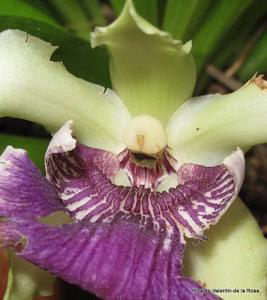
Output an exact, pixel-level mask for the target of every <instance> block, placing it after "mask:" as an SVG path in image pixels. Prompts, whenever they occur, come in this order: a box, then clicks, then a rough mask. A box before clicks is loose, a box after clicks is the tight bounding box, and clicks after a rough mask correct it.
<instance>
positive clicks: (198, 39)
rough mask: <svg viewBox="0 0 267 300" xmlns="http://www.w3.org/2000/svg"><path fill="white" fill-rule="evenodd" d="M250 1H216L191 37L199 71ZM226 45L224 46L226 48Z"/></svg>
mask: <svg viewBox="0 0 267 300" xmlns="http://www.w3.org/2000/svg"><path fill="white" fill-rule="evenodd" d="M251 3H252V0H235V1H232V0H223V1H217V2H216V6H215V7H213V9H212V10H211V11H210V12H209V14H208V17H207V18H206V19H205V22H204V24H203V25H202V26H201V27H200V29H199V30H198V31H197V32H196V34H195V35H194V37H193V45H194V46H193V54H194V57H195V59H196V62H197V68H198V70H201V69H202V67H203V66H204V64H205V63H206V62H207V61H208V59H209V58H210V56H211V55H212V54H213V53H214V51H215V50H216V49H217V48H218V47H219V43H220V41H221V39H222V38H223V37H224V36H226V35H227V33H228V31H229V30H230V29H231V27H232V26H233V25H234V24H235V22H236V21H237V20H238V18H239V17H240V16H241V15H242V13H243V12H244V11H245V10H246V9H247V8H248V7H249V5H250V4H251ZM226 46H227V45H224V47H226Z"/></svg>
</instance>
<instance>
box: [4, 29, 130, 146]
mask: <svg viewBox="0 0 267 300" xmlns="http://www.w3.org/2000/svg"><path fill="white" fill-rule="evenodd" d="M54 50H55V47H53V46H51V45H50V44H49V43H46V42H44V41H42V40H40V39H38V38H35V37H32V36H30V35H27V34H26V33H25V32H21V31H17V30H7V31H4V32H2V33H0V69H1V72H0V116H9V117H16V118H22V119H26V120H30V121H33V122H36V123H39V124H42V125H44V126H45V127H46V128H47V129H48V130H49V131H50V132H51V133H54V132H56V131H57V130H58V129H59V128H60V127H61V126H62V125H63V124H64V123H65V122H66V121H68V120H70V119H72V120H73V121H74V127H75V133H76V136H77V139H78V141H79V142H81V143H83V144H85V145H89V146H92V147H97V148H101V149H106V150H111V151H114V152H118V151H121V150H122V149H123V148H124V146H123V145H122V142H121V141H122V135H123V133H124V130H125V127H126V126H127V124H128V122H129V120H130V115H129V113H128V110H127V108H126V107H125V106H124V104H123V103H122V101H121V100H120V99H119V98H118V96H116V94H115V93H114V92H113V91H111V90H109V89H107V90H105V89H104V88H103V87H101V86H98V85H95V84H92V83H88V82H86V81H84V80H82V79H79V78H76V77H74V76H73V75H72V74H70V73H68V72H67V70H66V69H65V67H64V66H63V65H62V64H61V63H59V62H52V61H50V57H51V54H52V53H53V51H54ZM88 67H90V66H88ZM91 67H93V66H91Z"/></svg>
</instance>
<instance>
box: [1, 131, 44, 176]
mask: <svg viewBox="0 0 267 300" xmlns="http://www.w3.org/2000/svg"><path fill="white" fill-rule="evenodd" d="M48 143H49V141H48V140H46V139H41V138H33V137H26V136H25V137H24V136H15V135H8V134H0V153H2V152H3V151H4V150H5V148H6V147H7V146H13V147H14V148H20V149H25V150H27V151H28V154H29V157H30V159H31V160H32V161H33V162H34V163H35V164H36V165H37V166H38V168H39V169H41V170H43V171H44V155H45V152H46V149H47V146H48Z"/></svg>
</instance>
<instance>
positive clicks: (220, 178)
mask: <svg viewBox="0 0 267 300" xmlns="http://www.w3.org/2000/svg"><path fill="white" fill-rule="evenodd" d="M72 127H73V123H72V122H71V121H69V122H67V123H66V124H65V125H64V126H63V127H62V128H61V129H60V130H59V131H58V132H57V133H56V134H55V136H54V137H53V139H52V141H51V143H50V145H49V147H48V150H47V153H46V170H47V178H48V180H49V181H50V182H51V183H52V184H53V185H54V186H55V188H56V189H57V191H58V193H59V196H60V197H61V198H62V199H63V202H64V201H66V202H65V205H66V207H67V209H69V210H70V213H71V214H72V216H73V217H74V218H76V219H78V220H82V219H90V220H91V222H94V221H96V220H102V221H103V222H106V221H108V220H109V219H110V218H111V217H112V216H114V215H116V214H117V213H126V214H134V215H136V216H137V217H140V218H141V219H145V220H146V221H145V222H147V221H148V220H150V221H151V222H152V225H153V226H154V227H155V228H161V227H162V226H163V228H167V227H168V228H169V227H170V226H171V227H175V228H178V230H179V231H180V230H182V231H183V233H184V234H185V235H187V236H189V237H199V236H202V235H203V231H204V230H205V229H207V228H208V227H209V226H210V225H211V224H215V223H217V222H218V220H219V219H220V217H221V216H222V214H223V213H224V212H225V211H226V210H227V208H228V207H229V206H230V204H231V203H232V201H233V200H234V199H235V197H236V196H237V194H238V192H239V189H240V187H241V184H242V181H243V178H244V156H243V152H242V150H241V149H237V150H236V151H235V152H233V153H232V154H230V155H229V156H228V157H226V158H225V160H224V161H223V162H222V164H221V165H217V166H214V167H205V166H201V165H196V164H193V163H186V164H182V165H180V166H178V169H177V170H176V168H177V166H176V167H173V165H172V164H171V163H170V162H171V160H170V159H168V157H167V158H166V157H165V159H166V161H167V162H168V163H169V164H168V165H167V163H164V164H162V166H163V167H164V168H162V169H160V167H159V166H158V167H157V168H156V169H155V170H154V172H162V173H160V175H162V176H163V174H164V176H168V175H169V174H172V173H175V174H177V179H178V184H177V186H176V187H173V188H171V189H169V190H168V191H164V192H157V191H155V190H154V191H153V187H151V186H150V185H149V184H146V180H147V181H149V180H151V177H152V176H154V173H153V172H151V173H150V172H149V170H147V169H145V170H143V169H144V168H142V167H140V168H139V169H136V168H134V167H133V166H132V165H131V158H129V157H130V155H129V151H128V150H125V151H124V152H122V153H121V154H119V155H116V154H113V153H111V152H108V151H104V150H99V149H94V148H90V147H85V146H82V145H80V144H78V143H77V142H76V141H75V139H74V138H73V137H72V133H73V132H72V131H73V128H72ZM121 169H123V170H126V172H127V174H128V175H129V177H130V179H131V185H130V186H126V187H125V186H124V187H122V186H116V185H115V184H114V183H112V182H113V179H114V177H115V176H116V174H117V173H118V172H119V171H120V170H121ZM163 169H164V170H163ZM163 171H164V172H163ZM103 186H105V188H106V189H105V188H103ZM98 191H99V192H98ZM103 216H104V217H103ZM150 221H149V222H150ZM141 223H142V222H141ZM143 225H144V224H143Z"/></svg>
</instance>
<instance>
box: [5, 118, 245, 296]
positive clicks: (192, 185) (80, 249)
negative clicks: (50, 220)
mask: <svg viewBox="0 0 267 300" xmlns="http://www.w3.org/2000/svg"><path fill="white" fill-rule="evenodd" d="M1 161H2V162H3V163H2V164H1V165H0V169H2V170H1V175H0V183H1V185H0V216H2V217H4V218H5V220H4V221H3V222H1V223H0V236H1V240H2V242H3V243H4V244H5V245H13V246H16V249H17V251H16V252H17V254H18V255H19V256H21V257H24V258H25V259H27V260H29V261H31V262H33V263H35V264H37V265H39V266H41V267H43V268H45V269H47V270H49V271H50V272H52V273H54V274H55V275H57V276H59V277H61V278H63V279H65V280H66V281H69V282H71V283H74V284H77V285H79V286H81V287H82V288H84V289H86V290H88V291H90V292H93V293H95V294H96V295H98V296H99V297H101V298H103V299H111V300H113V299H114V300H115V299H122V300H133V299H136V300H139V299H140V300H141V299H164V300H165V299H166V300H171V299H217V296H215V295H213V294H209V293H208V294H196V293H194V292H193V288H201V286H200V285H199V284H198V283H196V282H194V281H192V280H190V279H186V278H183V277H182V258H183V252H184V247H185V239H184V235H185V236H187V237H193V238H199V237H200V238H201V237H203V231H204V230H205V229H207V228H208V227H209V226H210V225H211V224H215V223H217V222H218V220H219V219H220V217H221V216H222V215H223V213H224V212H225V210H226V209H227V208H228V207H229V205H230V204H231V202H232V201H233V200H234V198H235V197H236V196H237V194H238V192H239V189H240V186H241V183H242V180H243V173H244V157H243V153H242V151H241V150H239V149H238V150H237V151H236V152H234V153H232V154H231V155H230V156H228V157H227V158H226V159H225V160H224V162H223V164H222V165H219V166H215V167H204V166H200V165H195V164H184V165H182V166H180V168H179V169H178V171H177V176H178V185H177V187H175V188H171V189H170V190H169V191H168V192H167V191H165V192H162V193H160V192H157V191H152V190H151V189H150V188H145V187H144V186H139V187H136V186H129V187H122V186H116V185H114V184H113V183H112V181H113V178H114V176H115V175H116V173H117V172H118V171H119V170H120V168H121V163H120V160H119V157H118V156H117V155H115V154H113V153H111V152H107V151H103V150H98V149H93V148H89V147H85V146H83V145H80V144H77V143H76V140H75V139H74V138H73V137H72V123H71V122H68V123H66V124H65V125H64V126H63V127H62V128H61V129H60V131H59V132H58V133H56V134H55V136H54V138H53V139H52V141H51V143H50V145H49V148H48V150H47V154H46V170H47V178H48V181H49V182H50V184H49V183H48V182H47V181H46V180H45V179H44V178H43V177H42V176H41V175H40V173H39V171H38V170H37V169H36V168H35V167H34V166H33V164H32V163H31V162H30V160H29V159H28V157H27V155H26V153H25V152H23V151H22V150H13V149H12V148H8V149H7V150H6V151H5V152H4V154H3V155H2V156H1ZM7 166H9V167H7ZM21 166H22V167H21ZM22 169H24V172H21V171H20V170H22ZM22 186H23V193H22V194H20V191H21V188H22ZM52 186H53V187H54V189H53V188H52ZM12 188H13V190H12ZM14 188H16V189H17V190H16V193H17V194H18V197H16V198H15V200H14ZM44 191H45V192H44ZM55 191H56V193H55ZM42 193H43V194H42ZM57 195H58V196H59V197H57ZM36 197H37V198H36ZM41 198H42V199H41ZM36 199H37V201H36ZM38 199H40V202H42V203H40V207H42V209H41V211H43V213H40V211H39V210H38V207H39V200H38ZM10 203H12V205H11V204H10ZM21 207H23V208H24V210H23V209H21ZM43 207H45V209H44V210H43ZM17 208H18V209H21V211H22V213H21V214H16V212H15V211H16V210H17ZM57 210H64V211H66V212H67V213H68V214H69V215H70V216H71V217H73V219H74V220H75V222H74V223H73V224H65V225H63V226H59V227H52V226H49V225H44V224H42V223H41V222H40V221H41V220H40V219H39V218H38V217H40V216H44V215H49V214H51V213H52V212H54V211H57ZM23 211H27V213H26V212H25V213H23ZM22 238H25V240H26V244H23V245H22V246H23V247H18V245H20V242H21V240H22ZM16 249H15V250H16ZM18 249H19V250H18Z"/></svg>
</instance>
